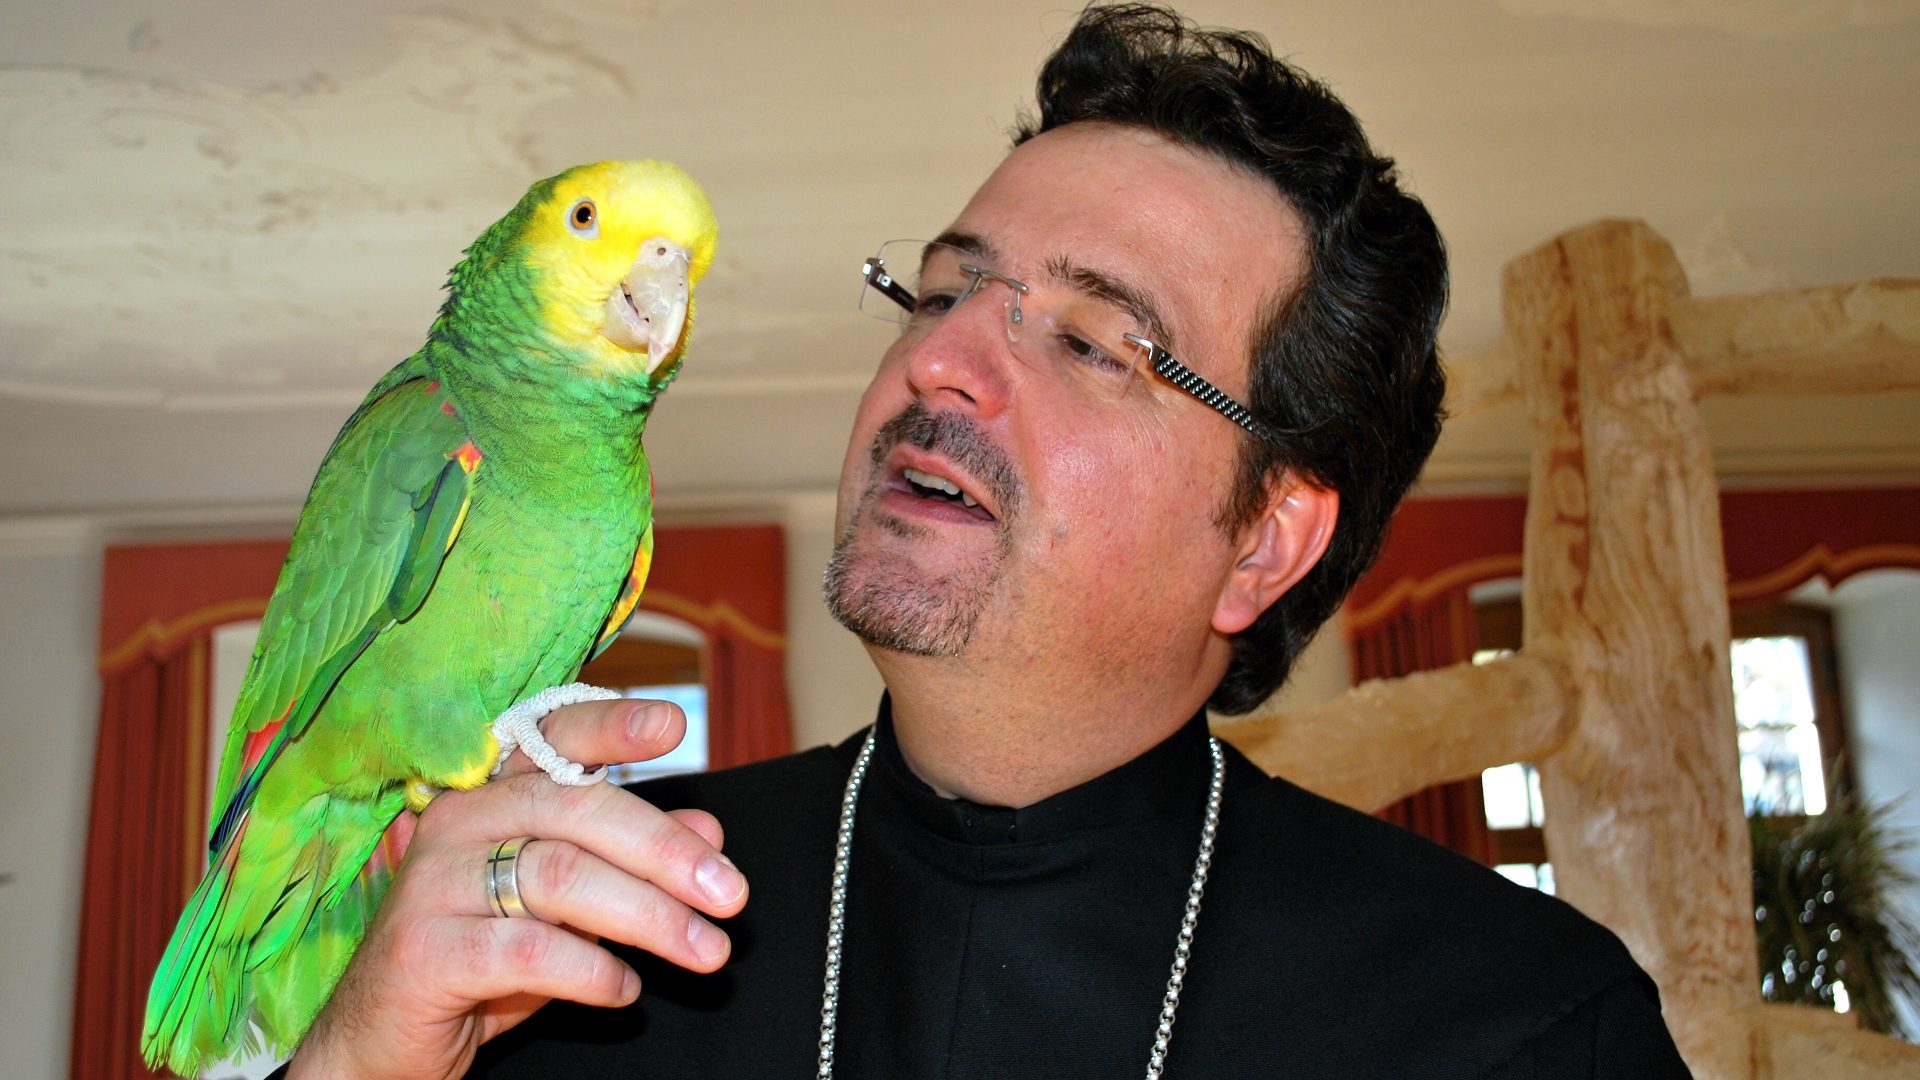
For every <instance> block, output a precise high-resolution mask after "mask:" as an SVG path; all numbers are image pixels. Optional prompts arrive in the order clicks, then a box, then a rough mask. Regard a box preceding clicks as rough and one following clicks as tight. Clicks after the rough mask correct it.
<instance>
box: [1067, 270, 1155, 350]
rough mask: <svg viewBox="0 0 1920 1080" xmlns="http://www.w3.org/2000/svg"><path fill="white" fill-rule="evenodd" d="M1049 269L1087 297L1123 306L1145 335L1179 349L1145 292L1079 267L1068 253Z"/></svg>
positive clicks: (1095, 271) (1114, 278)
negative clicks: (1144, 330)
mask: <svg viewBox="0 0 1920 1080" xmlns="http://www.w3.org/2000/svg"><path fill="white" fill-rule="evenodd" d="M1046 269H1047V273H1048V274H1049V275H1051V276H1052V277H1053V278H1054V279H1055V280H1058V281H1064V282H1066V283H1067V284H1069V285H1071V286H1073V287H1074V288H1075V289H1077V290H1079V291H1080V292H1083V293H1086V294H1087V295H1088V296H1091V297H1094V298H1095V299H1098V300H1104V301H1106V302H1107V303H1109V304H1112V305H1114V306H1115V307H1119V308H1122V309H1124V310H1125V311H1126V313H1127V314H1128V315H1130V316H1132V317H1133V320H1134V322H1136V323H1138V324H1140V325H1141V326H1142V327H1145V328H1146V336H1147V337H1149V338H1151V339H1153V342H1154V344H1156V345H1159V346H1160V347H1161V348H1163V349H1165V350H1167V351H1168V352H1177V351H1178V350H1179V345H1178V344H1176V343H1175V342H1174V340H1173V331H1172V330H1171V329H1170V328H1169V327H1168V326H1167V321H1166V320H1165V319H1163V318H1161V317H1160V309H1159V307H1158V306H1156V305H1155V304H1154V302H1153V299H1152V297H1149V296H1148V295H1147V294H1146V293H1144V292H1142V291H1140V290H1139V289H1136V288H1134V287H1133V286H1132V285H1129V284H1127V283H1126V282H1124V281H1122V280H1120V279H1119V278H1117V277H1114V276H1113V275H1112V274H1108V273H1105V272H1104V271H1100V270H1095V269H1093V268H1091V267H1086V266H1076V265H1075V264H1074V262H1073V260H1072V259H1069V258H1067V257H1066V256H1065V255H1056V256H1054V257H1053V258H1051V259H1048V260H1047V267H1046Z"/></svg>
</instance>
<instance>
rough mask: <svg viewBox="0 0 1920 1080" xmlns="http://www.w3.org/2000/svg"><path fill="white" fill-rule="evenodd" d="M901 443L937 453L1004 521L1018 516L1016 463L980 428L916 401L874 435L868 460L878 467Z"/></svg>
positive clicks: (1018, 494) (952, 414) (953, 414)
mask: <svg viewBox="0 0 1920 1080" xmlns="http://www.w3.org/2000/svg"><path fill="white" fill-rule="evenodd" d="M901 443H906V444H907V445H909V446H913V447H916V448H918V449H921V450H925V451H927V452H929V453H935V454H939V455H941V456H942V457H945V458H947V459H948V460H950V461H952V462H953V463H954V464H955V465H958V466H960V467H961V468H962V469H964V470H966V472H967V474H968V475H969V476H971V477H973V478H974V479H975V480H978V481H979V482H980V483H982V484H984V485H986V488H987V490H986V491H985V492H983V494H985V495H986V496H987V498H988V499H989V500H990V501H991V502H992V505H993V507H994V509H995V512H996V516H997V517H998V518H999V519H1000V520H1001V521H1006V520H1008V519H1009V518H1012V517H1013V516H1014V515H1015V514H1017V513H1018V512H1019V508H1020V499H1021V491H1022V488H1021V484H1020V478H1019V475H1018V474H1017V473H1016V472H1015V471H1014V468H1013V462H1012V460H1010V459H1009V458H1008V457H1007V455H1006V452H1005V451H1003V450H1001V449H1000V447H999V445H998V444H996V443H995V442H994V441H993V440H992V439H990V438H988V437H987V435H986V433H985V432H984V431H981V430H980V428H979V426H978V425H976V424H974V422H973V421H972V420H969V419H967V418H966V417H965V416H962V415H961V414H959V413H956V412H937V413H936V412H930V411H928V409H927V407H926V406H925V405H924V404H922V403H921V402H918V401H915V402H912V403H910V404H908V405H907V407H906V408H905V409H902V410H901V411H900V414H899V415H898V416H895V417H894V418H893V419H891V420H888V421H887V422H886V423H884V424H882V425H880V430H879V431H878V432H875V433H874V436H873V449H872V450H871V451H870V452H869V456H870V457H871V458H872V459H873V463H874V465H875V466H879V465H881V464H883V463H884V462H885V461H886V457H887V454H889V453H891V452H892V450H893V448H894V447H896V446H899V445H900V444H901Z"/></svg>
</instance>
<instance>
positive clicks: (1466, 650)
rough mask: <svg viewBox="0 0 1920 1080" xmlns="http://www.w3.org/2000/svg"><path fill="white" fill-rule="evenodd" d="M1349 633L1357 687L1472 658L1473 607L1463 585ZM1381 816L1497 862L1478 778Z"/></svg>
mask: <svg viewBox="0 0 1920 1080" xmlns="http://www.w3.org/2000/svg"><path fill="white" fill-rule="evenodd" d="M1349 634H1350V641H1349V645H1350V647H1351V650H1352V657H1353V659H1352V667H1353V681H1354V683H1355V684H1356V685H1357V684H1359V683H1361V682H1363V681H1365V680H1367V679H1390V678H1393V677H1395V676H1399V675H1411V674H1413V673H1414V672H1416V671H1428V670H1431V669H1433V668H1441V667H1446V666H1447V665H1448V664H1453V663H1457V662H1459V661H1461V660H1467V659H1470V658H1472V656H1473V605H1472V603H1471V602H1470V601H1468V599H1467V590H1466V587H1465V586H1460V587H1458V588H1453V589H1448V590H1445V591H1443V592H1442V593H1440V594H1439V595H1438V596H1437V597H1434V598H1431V599H1428V600H1427V601H1425V602H1423V603H1420V604H1417V605H1416V604H1407V605H1403V606H1402V607H1400V608H1399V609H1397V610H1396V611H1395V612H1393V613H1392V614H1391V615H1387V616H1385V617H1381V618H1378V619H1376V620H1374V621H1373V622H1372V623H1370V624H1368V625H1366V626H1364V627H1359V628H1354V627H1349ZM1379 816H1380V817H1383V818H1385V819H1386V820H1388V821H1391V822H1393V823H1394V824H1395V825H1398V826H1400V827H1401V828H1404V829H1411V830H1413V831H1414V832H1416V833H1419V834H1420V835H1421V836H1424V837H1426V838H1427V839H1429V840H1432V841H1433V842H1434V843H1437V844H1442V845H1445V846H1447V847H1450V848H1452V849H1453V850H1455V851H1457V852H1459V853H1460V854H1462V855H1465V856H1467V857H1468V858H1470V859H1477V860H1479V861H1480V862H1482V863H1487V864H1491V863H1492V862H1493V849H1492V845H1491V843H1490V842H1489V839H1488V836H1487V815H1486V808H1485V806H1484V804H1483V803H1482V801H1481V798H1480V778H1479V777H1472V778H1469V779H1466V780H1457V781H1454V782H1452V783H1446V784H1436V785H1434V786H1433V787H1430V788H1427V789H1425V790H1424V791H1417V792H1415V793H1414V794H1412V795H1409V796H1407V797H1406V798H1404V799H1402V800H1400V801H1399V802H1397V803H1394V804H1393V805H1391V806H1388V807H1386V808H1384V809H1382V810H1381V811H1380V812H1379Z"/></svg>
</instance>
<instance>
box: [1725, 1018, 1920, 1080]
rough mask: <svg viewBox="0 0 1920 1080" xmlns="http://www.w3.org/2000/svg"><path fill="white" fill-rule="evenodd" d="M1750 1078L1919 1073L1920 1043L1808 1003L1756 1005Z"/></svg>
mask: <svg viewBox="0 0 1920 1080" xmlns="http://www.w3.org/2000/svg"><path fill="white" fill-rule="evenodd" d="M1749 1017H1750V1018H1749V1020H1748V1023H1749V1024H1750V1026H1751V1030H1752V1031H1753V1034H1754V1039H1753V1042H1754V1047H1753V1057H1754V1066H1755V1067H1754V1072H1753V1075H1754V1080H1789V1078H1797V1077H1802V1076H1818V1077H1821V1078H1823V1080H1880V1078H1882V1077H1889V1076H1920V1046H1914V1045H1912V1044H1910V1043H1903V1042H1901V1041H1900V1040H1898V1039H1894V1038H1890V1037H1888V1036H1885V1035H1877V1034H1875V1033H1873V1032H1871V1031H1861V1030H1860V1029H1859V1028H1858V1027H1857V1026H1855V1024H1854V1021H1853V1018H1852V1017H1850V1016H1841V1015H1840V1014H1839V1013H1834V1012H1828V1011H1827V1010H1826V1009H1821V1008H1815V1007H1813V1006H1811V1005H1768V1004H1761V1005H1755V1006H1753V1008H1752V1009H1751V1010H1750V1011H1749Z"/></svg>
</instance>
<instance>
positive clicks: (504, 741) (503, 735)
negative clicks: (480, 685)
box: [493, 683, 622, 787]
mask: <svg viewBox="0 0 1920 1080" xmlns="http://www.w3.org/2000/svg"><path fill="white" fill-rule="evenodd" d="M621 696H622V695H621V694H620V693H619V691H616V690H608V689H605V688H603V687H598V686H589V685H587V684H586V683H568V684H567V685H565V686H549V687H548V688H546V689H545V690H542V691H540V692H539V693H537V694H535V695H533V696H532V697H530V698H528V699H526V700H525V701H522V702H521V703H519V704H518V705H515V706H514V707H513V708H511V709H508V710H507V711H506V712H503V713H501V714H500V719H498V720H495V721H494V722H493V737H494V738H496V739H498V740H500V760H499V761H498V762H496V763H495V764H494V766H493V772H494V775H496V776H498V775H499V774H500V768H501V766H503V765H505V764H506V763H507V758H508V757H509V756H510V755H511V754H512V753H513V752H514V750H515V749H516V748H517V749H518V750H519V751H520V752H521V753H523V754H525V755H527V758H528V760H530V761H532V762H533V763H534V764H535V765H538V766H540V771H542V772H544V773H546V774H547V775H548V776H550V777H552V778H553V782H554V783H556V784H570V785H573V786H575V787H584V786H586V785H588V784H597V783H599V782H600V781H602V780H605V779H606V778H607V768H606V766H604V765H602V766H601V767H600V768H598V769H595V770H593V771H592V772H587V770H586V767H585V766H583V765H581V764H579V763H578V762H573V761H568V760H567V759H566V758H564V757H561V756H560V752H559V751H558V750H555V749H554V748H553V747H552V746H550V745H548V743H547V739H546V736H544V735H542V734H540V721H541V720H542V719H544V718H545V717H546V715H547V714H548V713H550V712H552V711H553V710H555V709H558V708H560V707H561V706H562V705H578V704H579V703H580V702H583V701H612V700H613V699H615V698H618V697H621Z"/></svg>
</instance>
